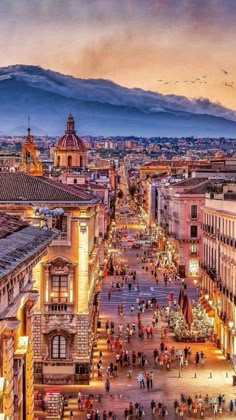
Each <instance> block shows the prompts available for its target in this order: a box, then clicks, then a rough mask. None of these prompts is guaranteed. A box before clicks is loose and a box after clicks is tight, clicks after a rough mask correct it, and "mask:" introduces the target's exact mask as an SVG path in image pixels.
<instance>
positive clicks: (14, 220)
mask: <svg viewBox="0 0 236 420" xmlns="http://www.w3.org/2000/svg"><path fill="white" fill-rule="evenodd" d="M27 226H29V225H28V223H27V222H25V221H23V220H22V219H20V218H19V217H18V216H11V215H9V214H6V213H0V239H2V238H5V237H6V236H9V235H11V234H12V233H14V232H17V231H18V230H21V229H24V228H26V227H27Z"/></svg>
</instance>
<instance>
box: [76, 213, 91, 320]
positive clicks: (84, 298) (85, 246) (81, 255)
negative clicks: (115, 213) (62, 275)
mask: <svg viewBox="0 0 236 420" xmlns="http://www.w3.org/2000/svg"><path fill="white" fill-rule="evenodd" d="M78 229H79V235H78V237H79V250H78V279H77V281H78V307H77V309H78V313H81V314H84V313H86V314H87V313H88V291H89V278H88V275H89V270H88V269H89V267H88V264H89V238H88V221H87V219H79V224H78Z"/></svg>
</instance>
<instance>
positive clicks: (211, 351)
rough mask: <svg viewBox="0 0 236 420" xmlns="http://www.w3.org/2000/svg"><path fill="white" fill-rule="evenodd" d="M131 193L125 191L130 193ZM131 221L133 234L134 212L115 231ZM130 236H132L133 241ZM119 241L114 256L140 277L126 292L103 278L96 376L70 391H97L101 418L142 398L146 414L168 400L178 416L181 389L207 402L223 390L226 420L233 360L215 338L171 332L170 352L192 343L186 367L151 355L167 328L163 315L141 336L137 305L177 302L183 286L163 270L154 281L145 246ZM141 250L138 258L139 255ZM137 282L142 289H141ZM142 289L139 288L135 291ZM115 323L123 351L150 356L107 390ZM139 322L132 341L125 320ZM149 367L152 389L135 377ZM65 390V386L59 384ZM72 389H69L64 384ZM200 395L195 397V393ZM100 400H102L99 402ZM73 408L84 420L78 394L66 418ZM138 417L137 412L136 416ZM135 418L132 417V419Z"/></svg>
mask: <svg viewBox="0 0 236 420" xmlns="http://www.w3.org/2000/svg"><path fill="white" fill-rule="evenodd" d="M126 192H127V191H126ZM122 208H123V210H128V204H127V201H126V204H125V205H124V206H123V207H122ZM125 225H127V230H128V232H127V235H128V236H127V238H132V236H133V235H135V234H137V233H138V232H139V231H140V217H138V216H136V215H135V216H132V218H130V217H129V215H128V213H126V216H124V217H123V216H122V217H120V218H119V221H116V226H115V229H120V228H122V227H124V226H125ZM129 240H130V239H129ZM129 240H127V239H126V241H125V242H124V241H121V244H122V246H119V247H117V246H116V249H113V248H111V246H110V248H109V252H110V255H111V254H113V255H114V256H116V259H118V260H119V262H120V263H121V264H128V266H129V270H130V271H134V270H135V271H136V273H137V278H136V281H135V282H134V283H133V282H132V285H131V288H130V290H129V287H128V283H127V284H124V288H123V290H116V288H115V291H113V292H112V293H111V296H110V297H109V292H110V291H111V287H112V282H114V283H117V282H121V279H122V277H121V276H114V275H113V276H106V277H105V278H104V279H103V285H102V291H101V294H100V319H101V328H99V330H98V347H97V348H96V351H95V359H94V369H93V380H92V381H91V384H90V386H87V385H84V386H80V387H77V388H76V389H75V387H73V386H72V387H71V391H72V392H74V391H75V390H77V391H78V390H79V389H80V391H81V393H83V394H84V395H89V394H93V395H94V397H95V402H94V406H93V408H95V409H99V412H100V416H101V419H102V418H103V417H102V413H103V411H104V410H106V412H107V413H108V412H109V410H111V411H113V412H114V413H115V414H116V415H117V419H122V418H124V410H125V408H126V407H127V408H128V407H129V404H130V402H132V403H133V405H134V404H135V403H136V402H138V403H139V404H141V405H142V406H143V409H144V412H145V415H144V418H146V419H151V418H159V417H158V413H155V415H152V413H151V408H150V403H151V400H152V399H154V401H155V403H156V404H158V402H161V403H162V404H165V405H166V407H167V411H168V418H175V414H174V407H173V402H174V399H175V398H176V399H178V400H179V399H180V394H181V393H183V394H184V395H185V396H186V398H188V397H189V396H191V397H192V399H193V401H195V400H196V401H198V402H199V401H201V399H202V401H203V403H204V398H205V396H206V394H208V396H209V398H211V397H216V398H217V397H218V395H219V394H220V393H221V394H224V395H225V398H226V402H225V408H224V410H223V418H227V417H229V416H230V413H229V412H228V407H229V401H230V399H231V398H233V399H234V398H235V397H236V392H234V388H233V386H232V375H233V371H232V369H231V365H230V364H229V362H227V361H226V360H225V357H224V356H223V355H222V353H221V352H220V351H219V350H217V349H216V347H215V346H214V345H213V343H211V342H207V343H177V342H176V341H174V337H173V334H171V333H170V334H168V337H167V338H165V339H164V343H165V345H166V346H167V348H168V350H169V349H170V348H171V347H172V346H174V347H175V350H181V349H183V348H184V347H186V345H187V346H190V347H191V357H190V360H189V363H188V366H184V367H183V368H182V369H180V367H179V362H178V358H176V357H174V360H173V361H172V362H171V367H170V370H167V369H166V367H165V366H164V367H163V368H160V366H158V367H157V366H156V365H155V363H154V358H153V351H154V349H155V348H157V349H159V348H160V342H161V341H162V338H161V330H162V327H166V326H167V322H166V320H165V319H162V320H159V322H158V324H157V326H156V327H155V328H154V334H153V338H146V334H144V338H140V337H139V336H138V332H137V331H138V321H137V314H138V308H137V303H138V300H139V299H144V300H145V301H146V300H148V299H150V300H151V298H153V297H155V298H156V301H157V303H159V304H160V305H161V306H163V305H164V306H166V305H167V295H168V294H169V293H173V295H174V300H177V301H178V294H179V288H180V285H179V284H175V283H174V282H172V283H171V284H169V283H168V284H167V285H165V283H164V281H163V277H162V270H161V269H159V270H158V278H159V282H158V284H157V283H156V281H155V278H154V276H153V275H152V274H151V269H150V267H149V268H148V271H146V269H144V266H145V267H146V266H149V264H143V263H142V262H141V257H143V255H144V251H145V249H146V248H143V249H132V248H131V245H132V243H134V242H131V241H130V242H129ZM124 245H125V247H126V250H125V251H124V250H123V249H121V248H123V246H124ZM137 254H138V257H137ZM137 284H138V287H137ZM137 289H139V290H137ZM187 290H188V296H189V298H190V299H197V290H196V287H195V285H194V283H193V282H192V281H190V280H189V281H188V284H187ZM120 304H123V307H124V314H123V315H118V305H120ZM131 305H134V308H135V309H134V313H131V311H130V308H131ZM152 316H153V309H148V310H145V312H144V313H143V314H142V323H143V325H144V326H145V327H147V326H148V325H151V322H152ZM107 321H109V323H110V322H114V330H115V335H118V328H119V325H120V324H122V327H123V328H122V339H123V347H122V350H127V351H128V353H129V355H130V359H131V355H132V352H133V351H135V352H139V351H141V352H143V353H144V354H145V357H146V359H147V362H145V366H144V367H143V368H141V367H140V366H138V363H136V366H133V365H132V361H131V364H130V365H128V366H123V367H119V368H118V376H117V377H111V378H110V391H109V392H105V381H106V379H107V367H108V365H109V364H110V363H111V362H112V363H113V364H115V361H116V358H115V355H116V351H111V350H108V345H107V335H106V328H105V326H106V322H107ZM133 323H134V324H135V334H134V335H133V336H132V337H131V338H130V340H128V338H127V334H126V326H127V324H130V325H132V324H133ZM101 351H102V367H103V378H102V380H101V379H98V372H97V363H98V361H99V358H100V357H99V353H100V352H101ZM197 351H203V352H204V353H205V355H206V361H205V365H203V366H202V365H198V366H197V365H196V364H195V362H194V356H195V353H196V352H197ZM142 370H143V371H148V372H149V373H150V372H151V371H153V372H154V380H153V388H152V389H149V390H148V389H147V388H145V389H140V386H139V383H138V381H137V376H138V374H139V373H140V371H142ZM61 388H62V390H63V387H61ZM66 391H67V392H68V387H67V388H66ZM195 396H196V397H195ZM100 399H101V401H98V400H100ZM70 410H73V414H74V419H86V418H87V417H86V415H87V410H84V411H81V410H78V403H77V398H76V399H75V398H74V399H70V400H69V405H68V409H67V410H66V412H65V417H64V418H69V413H70ZM187 411H188V410H187V409H186V412H185V414H184V418H188V416H187V414H188V413H187ZM133 417H134V418H135V416H133ZM206 417H208V418H214V417H213V409H212V408H209V409H208V410H207V412H206ZM130 418H132V417H130Z"/></svg>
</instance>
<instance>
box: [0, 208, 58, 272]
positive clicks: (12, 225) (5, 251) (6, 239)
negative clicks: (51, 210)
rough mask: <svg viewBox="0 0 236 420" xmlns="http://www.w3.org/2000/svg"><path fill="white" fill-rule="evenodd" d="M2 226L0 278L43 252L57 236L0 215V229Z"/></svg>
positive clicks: (47, 230)
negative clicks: (3, 233)
mask: <svg viewBox="0 0 236 420" xmlns="http://www.w3.org/2000/svg"><path fill="white" fill-rule="evenodd" d="M3 224H5V226H4V230H5V235H4V236H3V235H2V236H1V239H0V278H1V277H4V276H5V275H7V274H9V273H10V272H11V271H13V270H14V269H15V268H16V267H17V266H18V265H19V264H21V263H22V262H24V261H25V260H26V259H28V258H29V257H32V256H33V255H34V254H35V253H36V252H37V251H40V250H43V249H44V248H45V247H46V246H47V245H48V244H49V243H50V242H51V241H52V240H53V239H54V238H56V236H57V234H58V232H57V231H56V230H53V229H42V228H38V227H33V226H29V225H28V224H27V223H26V222H24V221H22V220H20V219H18V220H17V218H16V217H15V216H10V215H6V214H4V213H0V229H2V227H3ZM1 233H2V232H1Z"/></svg>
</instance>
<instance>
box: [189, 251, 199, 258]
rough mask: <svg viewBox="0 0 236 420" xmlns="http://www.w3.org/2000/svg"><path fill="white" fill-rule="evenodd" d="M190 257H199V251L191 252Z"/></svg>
mask: <svg viewBox="0 0 236 420" xmlns="http://www.w3.org/2000/svg"><path fill="white" fill-rule="evenodd" d="M189 256H190V257H199V252H198V251H189Z"/></svg>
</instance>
